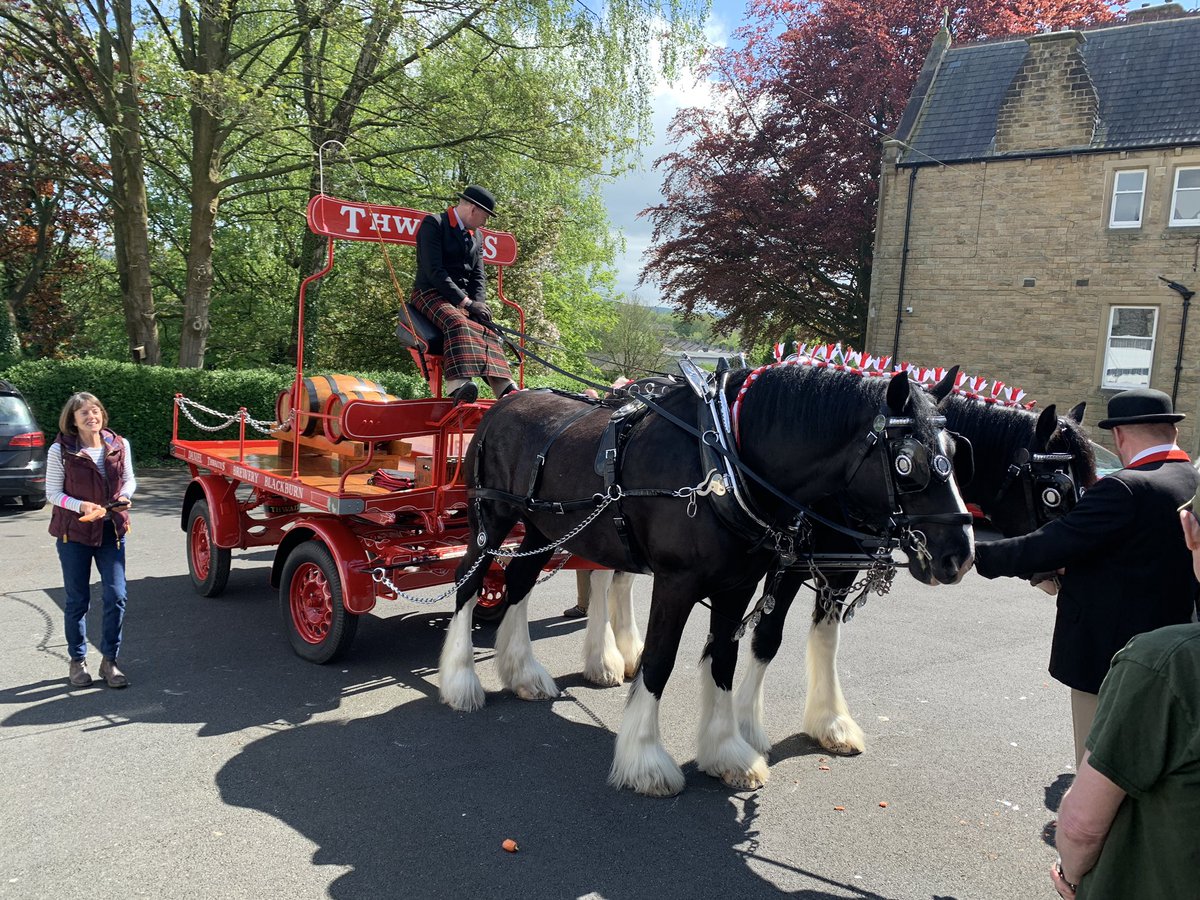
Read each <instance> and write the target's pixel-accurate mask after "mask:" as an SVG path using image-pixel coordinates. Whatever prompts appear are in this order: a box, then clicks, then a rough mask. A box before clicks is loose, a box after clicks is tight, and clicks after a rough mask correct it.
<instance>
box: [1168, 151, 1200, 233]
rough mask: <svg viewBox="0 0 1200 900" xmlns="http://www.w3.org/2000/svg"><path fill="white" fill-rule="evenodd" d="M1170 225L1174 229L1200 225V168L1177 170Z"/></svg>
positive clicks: (1172, 194) (1172, 192) (1172, 195)
mask: <svg viewBox="0 0 1200 900" xmlns="http://www.w3.org/2000/svg"><path fill="white" fill-rule="evenodd" d="M1170 224H1171V226H1172V227H1178V226H1180V225H1200V166H1197V167H1196V168H1194V169H1176V170H1175V189H1174V190H1173V191H1171V222H1170Z"/></svg>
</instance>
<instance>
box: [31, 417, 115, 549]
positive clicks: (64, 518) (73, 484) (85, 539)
mask: <svg viewBox="0 0 1200 900" xmlns="http://www.w3.org/2000/svg"><path fill="white" fill-rule="evenodd" d="M100 436H101V438H102V439H103V440H104V473H103V474H101V472H100V469H99V468H98V467H97V466H96V464H95V463H94V462H93V461H92V458H91V457H90V456H88V454H87V452H86V451H84V450H82V449H81V448H80V446H79V438H78V437H77V436H75V435H70V434H61V433H60V434H59V436H58V437H57V438H56V439H55V441H54V442H55V443H56V444H58V445H59V447H61V448H62V457H63V493H64V494H67V495H68V496H70V497H74V498H75V499H77V500H87V501H88V502H89V503H98V504H100V505H101V506H103V505H105V504H106V503H111V502H112V501H114V500H116V499H117V498H118V497H119V496H120V491H121V482H122V480H123V479H124V477H125V442H124V441H123V440H122V439H121V436H120V435H118V434H117V433H116V432H115V431H110V430H109V429H107V428H105V429H104V430H103V431H101V432H100ZM109 516H110V517H111V519H112V523H113V527H114V528H115V529H116V532H117V537H118V538H119V537H121V536H122V535H124V534H125V533H126V532H127V531H129V512H128V511H127V510H123V511H118V510H113V511H112V512H111V513H109ZM50 533H51V534H52V535H54V536H55V537H56V538H59V539H62V538H63V537H64V536H65V537H66V539H67V540H68V541H76V542H78V543H80V544H87V545H88V546H89V547H99V546H100V543H101V541H103V540H104V520H103V519H98V520H97V521H95V522H81V521H79V514H78V513H76V512H72V511H71V510H69V509H63V508H62V507H61V506H56V507H54V509H52V510H51V511H50Z"/></svg>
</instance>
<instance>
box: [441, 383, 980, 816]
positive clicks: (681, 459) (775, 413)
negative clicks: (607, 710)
mask: <svg viewBox="0 0 1200 900" xmlns="http://www.w3.org/2000/svg"><path fill="white" fill-rule="evenodd" d="M748 375H749V373H747V372H745V371H741V372H738V373H735V374H733V376H732V377H731V378H730V381H729V383H728V385H727V387H726V394H725V396H726V397H727V398H728V399H730V400H732V399H733V398H734V397H735V396H737V392H738V389H739V387H740V386H741V384H742V382H743V381H744V380H745V379H746V378H747V377H748ZM952 384H953V381H952V377H951V379H947V380H946V381H945V382H944V383H943V384H942V385H939V387H938V388H937V389H936V390H935V391H934V392H932V393H926V392H925V391H922V390H917V389H914V388H913V387H912V386H911V383H910V381H909V378H908V376H907V374H900V375H897V376H895V377H892V378H891V379H890V380H889V379H886V378H876V379H864V378H860V377H858V376H856V375H852V374H849V373H845V372H835V371H830V370H828V369H818V368H811V367H794V366H776V367H767V368H766V369H764V370H760V373H759V374H758V377H757V380H756V381H755V382H754V383H753V384H752V386H751V387H749V388H748V389H747V390H746V391H745V392H744V394H743V396H742V401H741V412H740V430H739V435H740V441H739V447H740V456H741V459H742V461H743V463H744V464H745V465H746V466H747V467H748V468H749V469H750V470H752V471H753V472H755V473H756V474H757V475H758V476H760V477H761V478H763V480H764V481H765V482H767V483H768V484H770V485H771V486H773V487H774V488H775V489H776V490H778V491H780V492H781V493H782V494H784V495H786V497H787V498H789V500H790V501H791V502H792V503H796V504H810V503H812V502H814V501H816V500H817V499H819V498H827V497H837V498H838V499H839V500H841V501H842V502H843V503H844V504H845V508H846V509H847V510H852V511H853V514H852V515H851V521H853V522H855V523H857V524H858V525H860V526H861V527H864V528H874V529H878V530H879V531H884V530H887V529H889V528H891V526H894V525H897V524H899V525H900V531H901V534H900V540H901V545H902V546H904V547H905V549H906V550H907V551H908V553H909V557H910V560H909V569H910V571H911V573H912V574H913V575H914V576H915V577H917V578H918V579H919V580H921V581H923V582H925V583H928V584H936V583H945V584H950V583H954V582H957V581H958V580H960V579H961V578H962V575H963V573H965V572H966V570H967V569H968V568H969V567H970V565H971V563H972V562H973V560H974V537H973V534H972V531H971V527H970V524H969V523H970V518H969V515H967V514H966V513H965V506H964V504H963V501H962V498H961V496H960V494H959V490H958V487H957V485H956V484H955V482H954V478H953V476H952V474H951V472H950V464H949V459H950V458H952V456H953V454H954V449H955V445H954V439H953V437H952V436H951V435H950V434H949V432H947V431H945V430H944V429H943V428H942V427H941V419H940V417H939V416H937V407H936V400H935V398H937V399H941V398H943V397H944V396H945V395H946V394H947V393H948V392H949V391H950V389H951V385H952ZM658 402H659V403H660V408H661V409H662V411H663V413H664V414H670V415H673V416H675V417H678V418H679V419H680V420H683V421H684V422H687V423H689V424H690V425H691V426H692V427H695V428H698V430H700V431H704V430H706V429H708V428H710V427H711V420H710V419H707V417H706V415H705V414H704V413H703V412H702V408H701V405H700V403H699V401H698V400H697V398H696V397H695V395H693V394H692V393H691V392H690V391H689V390H688V389H687V388H686V387H684V388H678V389H676V390H675V391H672V392H670V393H668V394H666V395H665V396H664V397H662V398H660V400H659V401H658ZM579 414H580V401H579V400H577V399H572V398H570V397H565V396H562V395H559V394H555V393H549V392H540V391H531V392H521V393H514V394H510V395H509V396H508V397H507V398H506V399H505V400H503V401H501V402H500V403H497V404H496V405H495V406H494V407H493V408H492V409H491V410H490V411H489V412H488V413H487V414H486V415H485V416H484V418H483V420H482V421H481V423H480V426H479V429H478V430H477V432H476V434H475V437H474V439H473V440H472V442H471V445H470V447H469V448H468V450H467V455H466V459H465V461H464V465H465V471H466V478H467V482H468V486H469V488H471V489H472V496H473V497H474V499H473V500H472V502H471V504H470V506H469V517H470V524H471V533H472V534H473V535H474V536H475V538H474V540H472V542H471V543H470V544H469V546H468V551H467V554H466V556H465V557H464V558H463V561H462V563H461V564H460V567H459V570H458V573H459V574H458V578H459V580H460V581H462V579H463V578H464V577H465V576H466V575H467V573H468V572H470V573H471V574H470V577H469V578H467V580H466V581H465V582H463V584H462V586H461V587H460V588H459V590H458V595H457V605H456V609H455V613H454V616H453V617H452V618H451V620H450V625H449V628H448V631H447V635H446V639H445V643H444V645H443V648H442V654H441V660H440V675H441V678H440V683H441V688H440V693H441V698H442V700H443V702H445V703H447V704H449V705H450V706H451V707H452V708H454V709H456V710H462V711H469V710H475V709H478V708H480V707H481V706H482V705H483V703H484V692H483V687H482V685H481V684H480V681H479V678H478V676H477V675H476V672H475V663H474V652H473V647H472V644H471V618H472V609H473V608H474V606H475V598H476V596H477V595H478V593H479V589H480V587H481V584H482V581H483V576H484V570H485V569H486V566H484V565H479V566H478V567H476V561H477V560H478V559H479V557H480V556H481V555H482V554H484V553H485V552H488V551H490V550H493V549H495V548H497V547H498V546H499V545H500V544H501V542H502V540H503V539H504V538H505V537H506V535H508V533H509V531H510V529H512V527H513V526H514V525H516V524H517V523H518V522H520V523H522V524H523V525H524V527H525V535H524V539H523V542H522V544H521V549H520V551H519V552H521V553H527V554H528V555H525V556H517V557H516V558H514V559H513V560H512V562H511V563H510V564H509V565H508V567H507V570H506V574H505V581H506V585H507V591H506V600H505V601H504V604H503V606H502V610H503V612H502V614H501V615H502V619H501V622H500V626H499V630H498V632H497V635H496V665H497V669H498V671H499V673H500V678H501V680H502V682H503V683H504V685H505V686H506V687H508V688H510V689H511V690H513V691H514V692H515V693H516V694H517V695H518V696H520V697H521V698H523V699H528V700H533V699H544V698H553V697H557V696H558V695H559V691H558V688H557V687H556V686H555V683H554V681H553V679H552V678H551V677H550V675H549V674H548V673H547V672H546V670H545V669H544V668H543V667H542V666H541V664H540V663H538V662H537V661H536V660H535V659H534V657H533V652H532V645H531V643H530V639H529V625H528V610H527V605H526V603H525V602H524V601H525V599H526V596H527V595H528V593H529V591H530V589H531V588H532V586H533V584H534V582H535V580H536V579H537V577H538V573H539V572H540V571H541V569H542V566H543V565H544V564H545V562H546V561H547V560H548V559H549V557H550V556H551V553H552V546H551V544H552V542H563V543H564V545H565V547H566V548H567V549H568V550H570V551H571V552H573V553H578V554H579V555H581V556H583V557H586V558H587V559H590V560H593V561H595V562H597V563H599V564H601V565H604V566H607V567H610V568H613V569H616V570H621V571H649V572H652V573H653V574H654V575H655V578H654V587H653V593H652V603H651V609H650V620H649V626H648V628H647V632H646V639H645V647H644V650H643V653H642V659H641V665H640V668H639V672H638V675H637V677H636V678H635V680H634V682H633V685H632V686H631V689H630V696H629V700H628V703H627V706H626V711H625V715H624V718H623V720H622V724H621V728H620V730H619V733H618V736H617V746H616V758H615V761H614V763H613V766H612V769H611V771H610V774H609V782H610V783H611V784H613V785H614V786H617V787H631V788H633V789H634V790H636V791H639V792H641V793H644V794H650V795H656V796H668V795H672V794H676V793H678V792H679V791H680V790H682V789H683V785H684V779H683V773H682V771H681V770H680V768H679V766H678V765H677V764H676V763H675V761H674V760H673V759H672V758H671V756H670V755H669V754H668V753H667V752H666V750H665V749H664V748H663V746H662V743H661V740H660V738H659V724H658V709H659V701H660V698H661V697H662V692H663V689H664V688H665V687H666V684H667V680H668V678H669V677H670V675H671V669H672V667H673V665H674V663H675V656H676V652H677V650H678V648H679V642H680V637H681V635H682V633H683V629H684V625H685V623H686V622H687V618H688V614H689V613H690V612H691V610H692V607H693V606H695V604H696V603H697V602H700V601H701V600H703V599H705V598H708V599H709V600H710V601H711V605H712V610H713V615H712V620H713V623H714V624H713V633H712V635H711V636H710V638H709V641H708V643H707V645H706V647H705V649H704V654H703V666H702V668H703V671H704V673H705V674H704V676H703V677H704V678H706V679H707V681H709V682H711V684H709V685H707V687H706V688H705V690H704V702H705V703H706V704H707V708H705V709H704V710H703V711H702V720H703V724H702V730H701V735H700V739H699V752H698V753H697V762H698V764H699V765H700V767H701V768H702V769H704V770H705V771H707V772H709V773H711V774H713V775H716V776H718V777H721V778H722V779H723V780H724V781H725V782H726V783H728V784H730V785H732V786H736V787H739V788H741V787H757V786H759V785H761V784H762V783H763V782H765V780H766V777H767V765H766V760H765V758H764V757H763V755H762V753H761V752H760V751H758V750H756V749H754V748H752V747H751V746H750V745H749V744H747V743H746V741H745V740H743V739H742V737H741V735H740V734H739V733H738V729H737V723H736V721H735V718H734V715H733V704H732V684H733V669H734V664H735V662H736V657H737V643H736V642H735V641H734V640H733V635H734V633H735V631H736V630H737V628H738V626H739V625H740V623H741V621H742V618H743V616H744V614H745V612H746V610H747V608H748V606H749V602H750V599H751V597H752V595H753V592H754V589H755V586H756V585H757V583H758V582H759V580H760V579H761V578H762V577H763V575H764V573H766V572H767V570H768V568H769V567H770V566H771V564H772V562H773V561H774V560H775V559H776V556H777V554H776V551H775V550H774V549H773V542H772V541H767V542H766V543H765V544H764V543H763V542H759V541H754V540H750V539H748V538H745V537H739V536H738V535H737V534H735V533H734V532H733V531H731V530H730V529H729V528H728V527H727V526H726V525H725V524H724V522H723V520H722V519H721V518H719V517H718V514H717V512H716V511H715V507H714V503H715V502H717V499H718V497H716V496H715V495H716V492H713V493H710V494H706V495H692V497H691V499H694V500H695V501H696V502H695V504H694V505H692V504H691V503H690V502H689V498H688V497H687V495H686V494H685V495H684V496H682V497H679V496H664V494H667V493H669V492H674V491H676V490H677V489H680V488H683V489H687V488H699V487H701V486H704V485H710V483H711V482H710V476H711V475H712V471H708V470H706V469H705V468H704V465H703V463H702V458H701V454H700V449H699V442H698V440H697V438H696V437H695V436H693V435H692V434H690V433H688V432H687V431H685V430H684V429H683V428H681V427H679V426H678V425H676V424H674V423H672V422H671V421H669V420H668V419H667V418H666V416H665V415H663V414H658V413H656V412H653V411H651V412H650V413H648V414H646V415H645V416H644V417H642V418H641V419H640V420H639V421H637V423H636V424H635V425H633V426H632V428H631V429H630V431H629V432H628V435H627V439H626V441H625V445H624V451H623V458H622V461H621V469H620V477H619V484H620V485H621V487H622V489H623V490H624V492H625V496H624V498H623V499H622V500H621V501H620V504H619V509H620V512H619V514H620V515H621V516H622V517H623V520H624V523H625V526H626V528H627V530H628V533H629V536H630V539H631V542H632V546H633V547H635V548H636V551H637V553H638V556H639V557H640V559H641V560H643V561H644V564H643V562H641V561H639V560H635V559H634V558H632V557H631V555H630V553H629V552H627V550H626V545H625V543H624V542H623V541H622V540H621V538H620V535H619V534H618V531H617V526H616V523H615V521H614V513H616V512H617V504H613V505H612V506H610V507H608V508H607V509H604V510H602V511H600V513H599V514H598V515H595V516H594V520H593V521H591V522H590V523H588V521H587V520H588V516H589V515H592V513H589V512H588V510H586V509H572V510H570V511H567V512H564V513H556V512H553V511H550V510H549V509H547V508H546V507H545V504H544V503H542V502H539V503H530V502H529V501H528V499H527V498H528V497H529V496H531V495H532V496H533V497H535V498H536V499H537V500H538V501H560V502H564V503H565V502H567V501H571V500H576V499H579V498H590V497H592V496H593V495H595V496H596V497H597V498H600V497H603V496H604V488H603V480H602V479H601V477H600V476H599V475H596V474H594V472H595V469H594V462H595V460H596V456H597V448H598V445H599V442H600V436H601V434H602V432H603V431H604V429H605V425H606V424H607V421H608V419H609V411H608V410H605V409H603V408H599V409H591V410H589V411H588V412H586V413H585V414H583V415H579ZM702 416H704V418H702ZM885 422H886V423H887V429H886V431H883V432H882V433H878V432H872V427H873V425H875V426H878V427H883V425H884V423H885ZM876 438H882V439H876ZM864 445H865V446H864ZM901 455H903V456H904V459H903V460H901V459H900V456H901ZM895 472H900V473H903V474H906V475H907V478H905V479H904V480H905V482H906V483H907V489H905V487H904V486H902V487H901V490H900V491H897V477H896V475H895V474H894V473H895ZM914 485H915V486H914ZM745 490H746V493H747V494H748V495H749V496H750V499H751V501H752V502H753V504H754V505H755V506H756V508H757V509H758V511H759V513H760V515H761V517H762V518H763V520H764V521H765V522H767V523H788V522H790V521H791V520H792V519H793V518H794V516H795V515H796V509H795V508H794V507H793V506H791V505H790V504H789V503H786V502H785V501H783V500H781V499H779V498H778V497H777V496H775V495H773V494H770V493H768V492H767V491H765V490H764V489H762V488H761V487H759V486H758V485H757V484H753V483H749V484H747V486H746V488H745ZM638 491H644V492H645V494H643V495H641V496H638V495H637V492H638ZM655 491H658V492H659V495H656V496H647V495H646V494H653V493H654V492H655ZM611 493H614V492H611V491H610V495H611ZM897 499H898V505H899V508H898V509H897V508H896V503H894V502H893V500H897ZM585 523H587V524H585ZM917 525H919V526H920V528H919V530H917V528H916V527H915V526H917ZM783 527H784V526H783V525H782V524H781V525H779V526H778V528H779V529H780V530H779V531H774V532H773V533H774V534H775V535H776V536H778V535H779V533H780V531H781V530H782V529H783Z"/></svg>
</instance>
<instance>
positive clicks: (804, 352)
mask: <svg viewBox="0 0 1200 900" xmlns="http://www.w3.org/2000/svg"><path fill="white" fill-rule="evenodd" d="M775 346H776V356H775V358H776V360H778V361H780V362H782V363H785V364H788V365H808V366H819V367H821V368H832V369H840V370H843V371H847V372H856V373H858V374H859V375H863V376H866V377H878V376H883V375H891V374H893V373H895V372H907V373H908V377H909V378H911V379H912V380H913V381H916V382H918V383H919V384H937V383H938V382H939V381H941V380H942V379H943V378H945V377H946V372H947V371H949V370H948V369H947V368H946V367H945V366H932V367H929V368H926V367H925V366H918V365H914V364H913V363H909V362H898V363H896V364H895V365H893V364H892V358H891V357H890V356H872V355H871V354H870V353H863V352H861V351H859V350H854V349H853V348H850V347H843V346H842V345H841V344H840V343H838V344H813V345H811V346H810V345H808V344H799V343H798V344H796V352H795V353H793V354H792V355H791V356H788V357H786V358H782V357H781V356H780V355H779V351H778V348H780V347H783V346H784V345H783V344H776V345H775ZM749 383H750V379H747V380H746V384H749ZM742 390H743V391H744V390H745V386H743V388H742ZM954 392H955V393H956V394H962V395H963V396H964V397H969V398H970V399H972V400H980V401H982V402H984V403H996V404H999V405H1001V406H1016V407H1020V408H1021V409H1033V408H1034V407H1035V406H1036V405H1037V401H1036V400H1030V401H1029V402H1025V392H1024V391H1023V390H1021V389H1020V388H1015V387H1011V386H1009V385H1006V384H1005V383H1004V382H1003V381H994V382H992V383H991V384H989V383H988V380H987V379H986V378H983V377H981V376H972V375H967V374H966V373H965V372H959V373H958V377H957V378H956V379H955V381H954Z"/></svg>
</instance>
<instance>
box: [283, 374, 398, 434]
mask: <svg viewBox="0 0 1200 900" xmlns="http://www.w3.org/2000/svg"><path fill="white" fill-rule="evenodd" d="M353 391H368V392H370V393H375V394H383V393H386V390H385V388H384V387H383V385H380V384H376V383H375V382H374V381H370V380H368V379H366V378H356V377H354V376H353V375H313V376H312V377H311V378H305V379H304V380H303V382H301V385H300V412H299V414H298V415H297V416H296V419H297V421H296V422H293V423H292V428H293V430H296V431H298V432H299V433H300V434H302V435H306V436H312V435H315V434H320V433H321V431H322V429H321V425H320V419H318V418H317V417H316V416H308V415H305V413H310V412H312V413H319V412H321V411H322V410H323V409H324V408H325V404H326V403H328V402H329V398H330V397H331V396H332V395H334V394H349V393H351V392H353ZM291 411H292V389H291V388H288V389H287V390H286V391H283V392H281V393H280V395H279V397H278V398H276V401H275V416H276V418H277V419H278V420H279V421H280V422H286V421H287V418H288V415H289V414H290V413H291Z"/></svg>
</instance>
